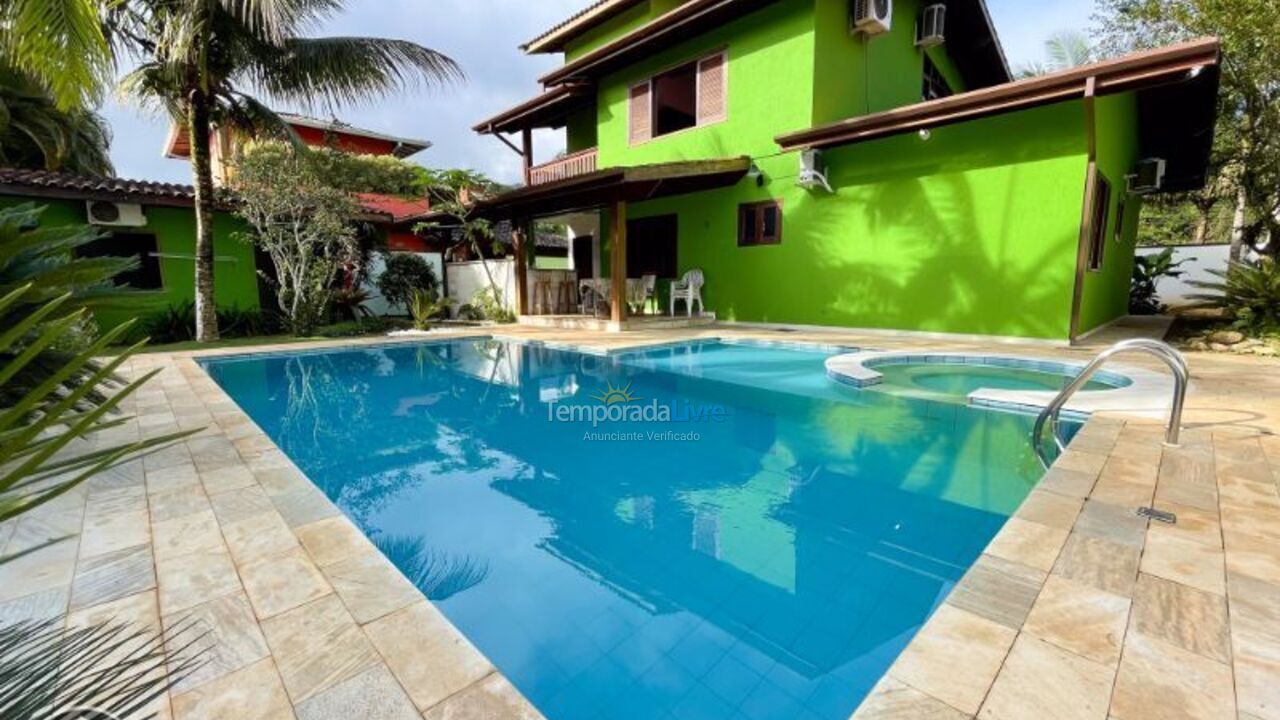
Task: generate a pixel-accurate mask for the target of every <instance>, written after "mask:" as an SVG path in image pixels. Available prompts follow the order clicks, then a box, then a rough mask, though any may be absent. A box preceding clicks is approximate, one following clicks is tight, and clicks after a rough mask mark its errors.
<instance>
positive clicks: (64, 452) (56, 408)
mask: <svg viewBox="0 0 1280 720" xmlns="http://www.w3.org/2000/svg"><path fill="white" fill-rule="evenodd" d="M32 292H33V291H32V288H31V286H29V285H28V286H25V287H20V288H17V289H16V290H13V291H11V292H9V293H8V294H6V295H4V296H3V297H2V298H0V312H7V311H9V310H10V309H12V308H13V307H14V306H16V305H19V304H20V303H21V302H22V301H23V300H24V298H25V297H27V296H29V295H30V294H31V293H32ZM69 299H70V298H69V297H68V296H65V295H64V296H63V297H60V298H55V299H53V300H51V301H49V302H46V303H44V304H42V305H40V306H38V307H37V308H35V309H34V310H33V311H32V312H31V313H30V314H29V315H27V316H26V317H24V318H22V319H20V320H19V321H18V322H17V323H16V324H15V325H12V326H6V328H5V329H4V330H3V331H0V353H2V354H3V355H2V356H3V358H4V359H3V360H2V361H0V394H2V395H3V396H4V397H6V398H12V399H11V400H6V401H5V403H4V405H3V406H2V407H0V522H4V521H5V520H8V519H10V518H12V517H16V516H17V515H19V514H21V513H23V512H26V511H28V510H31V509H32V508H35V507H37V506H39V505H42V504H44V503H46V502H48V501H50V500H52V499H54V498H56V497H58V496H59V495H62V494H63V493H66V492H67V491H69V490H71V489H72V488H74V487H76V486H77V485H79V484H80V483H82V482H84V481H85V480H87V479H89V478H90V477H92V476H94V475H96V474H98V473H100V472H103V471H105V470H108V469H110V468H112V467H115V466H116V465H119V464H121V463H124V462H127V461H128V460H132V459H134V458H136V457H138V455H140V454H141V453H143V452H146V451H149V450H154V449H156V448H158V447H161V446H163V445H166V444H168V443H171V442H174V441H176V440H179V439H181V438H184V437H186V436H188V435H190V434H191V433H190V432H184V433H174V434H171V435H164V436H160V437H156V438H151V439H147V440H139V441H135V442H131V443H125V444H122V445H115V446H109V447H101V448H97V449H94V450H90V451H87V452H84V453H82V454H71V453H72V451H74V450H75V449H76V448H75V447H74V446H72V443H73V442H76V441H82V440H86V439H91V438H92V437H93V436H94V435H95V434H97V433H99V432H101V431H103V430H106V429H109V428H113V427H118V426H120V425H122V424H124V423H126V422H128V421H129V418H118V417H114V418H110V419H109V417H108V416H109V414H110V413H112V412H114V411H115V410H116V409H117V408H118V407H119V406H120V404H121V403H122V402H123V401H124V400H125V399H126V398H128V397H129V396H130V395H132V394H133V393H134V392H136V391H137V390H138V388H139V387H141V386H142V385H143V384H144V383H146V382H147V381H148V380H150V379H151V378H152V377H154V376H155V374H156V373H158V372H159V370H154V371H152V372H150V373H148V374H146V375H143V376H142V377H140V378H139V379H137V380H134V381H133V382H129V383H127V384H126V383H120V385H121V386H119V387H117V383H116V381H115V372H116V370H117V369H119V368H120V367H121V365H123V364H124V362H125V361H127V360H128V359H129V357H130V356H132V355H133V353H134V352H136V351H137V349H138V348H140V347H141V346H142V343H138V344H136V345H134V346H132V347H130V348H128V349H127V350H126V351H125V352H123V353H121V354H120V355H118V356H116V357H115V358H114V359H112V360H111V361H110V362H108V363H106V364H104V365H101V366H98V365H96V364H95V363H94V361H93V358H95V357H97V356H99V355H101V354H102V352H103V350H104V349H106V347H107V346H108V345H110V344H111V342H112V341H114V340H115V339H116V338H117V337H120V336H122V335H123V334H124V333H125V332H127V331H128V329H129V324H128V323H126V324H124V325H121V326H119V327H116V328H114V329H112V330H111V331H109V332H107V333H104V334H103V335H102V337H100V338H98V339H97V340H95V341H94V342H93V343H91V344H90V345H89V346H88V347H86V348H84V349H82V350H80V351H79V352H77V353H75V354H74V355H72V356H71V357H69V358H68V359H66V360H65V361H64V362H62V363H61V364H60V365H59V366H58V367H56V368H54V369H53V371H52V372H51V373H49V374H48V375H47V376H46V377H44V378H43V380H42V381H41V382H40V383H39V384H38V385H35V386H34V387H28V386H25V383H23V382H21V381H20V380H19V378H20V377H21V372H22V370H23V369H24V368H26V367H27V366H28V365H30V364H31V362H32V361H33V360H35V359H36V358H37V357H38V356H39V355H40V354H41V352H42V351H43V350H44V349H45V348H48V347H51V346H53V345H54V344H56V343H57V341H58V340H59V339H60V338H62V337H63V336H64V335H65V334H66V333H67V332H69V331H71V330H72V329H73V328H74V327H75V326H76V325H77V324H78V323H79V322H80V321H81V320H83V317H84V314H85V311H84V310H83V309H78V310H71V311H70V312H68V311H67V310H66V309H65V306H67V305H68V304H69V302H68V301H69ZM94 391H99V392H100V394H101V399H100V400H98V401H97V402H93V403H90V402H89V397H90V393H92V392H94ZM96 445H97V444H96V443H95V447H96Z"/></svg>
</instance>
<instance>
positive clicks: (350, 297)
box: [329, 286, 373, 322]
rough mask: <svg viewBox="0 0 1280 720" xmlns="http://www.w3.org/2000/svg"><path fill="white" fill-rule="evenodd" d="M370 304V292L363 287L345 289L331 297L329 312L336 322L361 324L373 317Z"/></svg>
mask: <svg viewBox="0 0 1280 720" xmlns="http://www.w3.org/2000/svg"><path fill="white" fill-rule="evenodd" d="M368 302H369V291H368V290H365V289H364V288H362V287H359V286H354V287H344V288H338V289H337V290H334V291H333V294H332V295H331V296H330V297H329V311H330V315H331V316H332V319H333V320H334V321H335V322H359V321H361V320H364V319H367V318H371V317H373V311H372V310H370V309H369V307H368V305H366V303H368Z"/></svg>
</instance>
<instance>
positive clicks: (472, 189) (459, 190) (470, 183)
mask: <svg viewBox="0 0 1280 720" xmlns="http://www.w3.org/2000/svg"><path fill="white" fill-rule="evenodd" d="M433 174H434V180H433V181H432V185H431V187H430V189H429V190H428V193H427V196H428V197H429V198H430V199H431V207H432V209H434V210H435V211H436V212H439V213H440V214H441V215H444V216H445V217H447V218H448V220H447V221H444V222H440V221H433V222H427V223H420V224H419V225H418V226H417V227H416V228H415V229H416V230H420V231H444V232H447V233H449V235H450V237H452V238H453V239H454V242H453V246H452V247H451V248H449V251H448V253H449V254H450V255H456V254H457V253H458V251H459V250H462V251H464V252H466V253H467V254H469V255H471V256H472V257H475V258H476V259H478V260H480V261H481V262H480V267H481V268H482V269H483V270H484V274H485V278H486V279H487V280H488V281H489V289H490V290H491V291H492V292H493V295H494V296H495V297H496V298H498V299H499V300H500V299H501V297H502V289H501V288H500V287H498V282H497V280H496V279H495V278H494V277H493V271H492V270H491V269H490V268H489V263H488V262H486V261H485V256H486V255H497V254H499V253H501V252H503V251H504V249H505V248H504V247H503V246H502V243H501V242H499V241H498V237H497V235H496V234H495V233H494V231H493V223H492V222H490V221H489V220H488V219H487V218H483V217H479V216H477V215H476V214H475V204H474V202H475V200H476V199H477V198H478V197H479V196H483V195H488V194H491V193H494V192H498V191H499V190H501V187H502V186H500V185H498V184H497V183H495V182H494V181H492V180H490V179H489V178H488V177H486V176H485V175H483V174H482V173H478V172H475V171H474V170H436V171H433ZM486 250H487V252H486ZM499 304H501V303H499Z"/></svg>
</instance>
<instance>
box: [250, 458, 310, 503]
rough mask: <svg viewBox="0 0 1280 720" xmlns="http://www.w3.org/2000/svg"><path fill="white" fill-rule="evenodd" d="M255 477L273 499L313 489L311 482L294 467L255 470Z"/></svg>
mask: <svg viewBox="0 0 1280 720" xmlns="http://www.w3.org/2000/svg"><path fill="white" fill-rule="evenodd" d="M253 476H254V478H256V479H257V481H258V484H259V485H261V486H262V489H263V490H265V491H266V492H267V494H268V495H271V496H273V497H274V496H276V495H284V494H286V493H290V492H294V491H295V490H305V489H307V488H308V487H311V481H310V480H308V479H307V476H306V475H303V474H302V472H301V471H299V470H298V469H297V468H295V467H293V466H292V465H290V466H286V467H268V468H263V469H260V470H254V471H253Z"/></svg>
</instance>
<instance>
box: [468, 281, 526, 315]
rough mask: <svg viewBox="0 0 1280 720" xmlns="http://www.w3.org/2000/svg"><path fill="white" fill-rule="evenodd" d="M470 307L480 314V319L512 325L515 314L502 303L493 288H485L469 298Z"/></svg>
mask: <svg viewBox="0 0 1280 720" xmlns="http://www.w3.org/2000/svg"><path fill="white" fill-rule="evenodd" d="M471 305H472V307H474V308H475V310H476V311H478V312H479V313H480V317H482V318H483V319H485V320H489V321H491V322H496V323H513V322H515V321H516V314H515V313H513V312H511V311H510V310H508V309H507V306H506V305H504V304H503V303H502V300H501V296H500V295H499V293H498V291H497V290H496V289H494V288H493V287H488V288H485V289H484V290H481V291H479V292H477V293H476V294H475V297H473V298H471Z"/></svg>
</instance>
